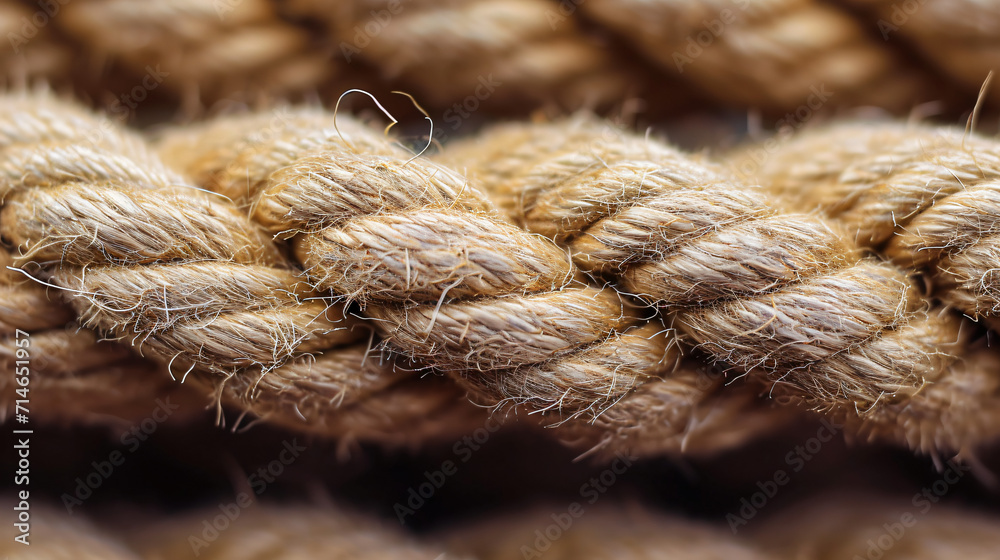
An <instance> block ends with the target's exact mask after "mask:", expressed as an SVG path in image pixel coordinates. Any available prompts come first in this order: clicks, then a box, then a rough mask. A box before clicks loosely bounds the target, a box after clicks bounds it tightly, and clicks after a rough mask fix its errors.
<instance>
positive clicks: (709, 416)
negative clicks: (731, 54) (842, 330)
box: [160, 109, 787, 453]
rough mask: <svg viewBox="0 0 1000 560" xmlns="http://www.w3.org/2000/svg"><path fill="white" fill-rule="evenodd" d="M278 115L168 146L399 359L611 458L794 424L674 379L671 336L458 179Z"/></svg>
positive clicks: (296, 117)
mask: <svg viewBox="0 0 1000 560" xmlns="http://www.w3.org/2000/svg"><path fill="white" fill-rule="evenodd" d="M268 122H269V119H268V118H267V116H266V115H264V114H257V115H247V116H244V117H242V118H239V117H228V118H227V117H224V118H220V119H217V120H215V121H212V122H209V123H206V124H202V125H198V126H197V127H196V130H195V132H194V133H193V134H192V132H191V130H190V127H179V128H177V129H175V130H172V131H169V132H167V133H166V134H165V135H164V137H163V138H162V139H161V142H160V147H161V153H164V154H165V157H167V158H168V159H170V160H173V161H177V162H183V163H184V166H186V168H187V169H189V170H192V173H193V174H194V175H196V176H198V177H201V184H203V185H205V186H206V187H208V188H211V189H213V190H216V191H218V192H225V193H230V194H231V195H233V196H238V200H240V201H242V204H244V205H245V206H247V207H248V208H250V209H251V211H252V213H253V214H252V215H253V217H254V218H255V219H256V220H257V221H258V222H259V223H261V224H262V225H264V226H265V227H267V228H268V229H269V230H271V231H272V232H274V233H275V234H276V235H278V236H280V237H292V238H293V240H292V241H293V242H292V249H293V252H294V253H295V254H296V255H297V257H298V258H299V260H300V261H301V262H302V263H303V266H304V268H305V269H306V272H307V273H308V274H309V275H310V277H312V278H313V279H314V281H315V282H317V283H318V284H319V285H320V286H321V287H325V288H329V289H331V290H332V291H333V292H334V293H336V294H340V295H341V297H346V298H349V299H351V300H354V301H358V302H361V303H363V304H365V306H366V307H365V312H366V314H367V315H369V316H371V317H373V318H375V320H376V323H375V324H376V325H377V326H378V329H379V331H380V332H381V333H382V334H383V335H384V336H385V337H386V340H387V343H388V344H389V345H390V346H391V347H392V348H393V349H395V350H397V351H401V352H403V353H404V354H406V355H408V356H412V357H415V358H418V360H419V361H420V362H421V363H424V364H428V365H432V366H435V367H437V368H438V369H440V370H444V371H447V372H449V373H451V374H452V375H451V377H452V378H454V379H456V380H458V381H459V383H460V384H461V385H462V386H463V387H466V388H467V389H469V390H470V391H471V392H472V393H473V395H474V396H476V398H477V400H480V401H483V402H486V403H491V404H496V403H502V402H513V403H514V404H526V405H528V406H530V407H531V408H534V409H536V410H542V411H545V412H549V413H551V414H549V415H547V416H554V417H555V418H557V421H558V422H564V424H563V425H562V427H561V429H560V430H557V431H556V434H557V435H558V436H559V437H561V438H562V439H564V440H566V441H569V442H572V443H573V444H575V445H579V446H588V447H594V446H596V447H599V448H600V449H602V450H603V451H605V452H609V453H610V452H614V451H618V450H621V449H628V450H629V451H630V452H632V453H662V452H664V451H684V452H714V451H718V450H721V449H723V448H726V447H729V446H732V445H736V444H738V443H739V442H740V441H746V439H749V438H751V437H753V436H755V435H758V434H760V433H763V432H766V431H769V430H771V429H773V428H774V427H775V426H777V425H779V424H780V423H781V422H783V421H785V420H786V419H787V416H786V415H785V414H784V413H783V412H775V411H772V410H770V409H769V408H768V407H764V406H761V405H760V403H759V402H758V401H756V399H754V398H752V396H751V395H750V394H746V393H740V394H737V393H732V394H726V395H719V396H716V395H715V392H716V390H717V388H718V385H719V383H720V382H721V376H718V375H715V376H712V375H709V374H708V373H706V372H704V371H702V370H701V369H699V368H698V366H696V365H694V364H684V365H682V366H680V367H678V368H677V370H676V371H673V372H672V373H671V369H672V367H673V360H674V358H672V356H673V355H674V352H675V351H674V349H673V347H672V344H671V343H670V337H669V333H668V332H666V331H665V329H664V328H663V327H662V326H660V325H659V324H658V323H657V322H655V321H654V322H653V323H649V324H647V325H646V326H642V323H643V322H642V321H638V320H637V318H636V317H634V314H632V313H631V311H629V310H628V303H627V302H623V301H622V300H621V299H620V296H618V295H617V294H616V293H615V292H614V291H613V290H609V289H607V288H603V289H599V288H593V287H588V286H586V285H585V284H582V283H580V281H579V280H577V279H575V278H576V277H577V276H578V273H577V272H575V271H574V267H573V266H572V264H571V263H570V262H569V260H568V259H567V257H566V255H565V253H564V252H563V251H561V250H558V249H556V248H555V245H553V244H551V243H550V242H547V241H544V240H542V239H540V238H539V237H537V236H531V235H526V234H525V233H524V232H523V231H521V230H519V229H517V228H514V227H512V226H510V225H509V224H507V223H505V221H504V220H502V219H501V218H500V217H499V216H497V215H496V214H495V212H494V211H493V210H492V205H491V204H490V203H489V201H488V200H487V199H486V197H485V196H484V195H483V194H481V193H479V192H478V191H476V190H475V188H474V187H473V186H472V185H470V184H468V183H467V181H466V180H465V179H464V178H462V177H461V176H458V175H456V174H454V173H453V172H451V171H449V170H447V169H444V168H441V167H440V166H437V165H435V164H432V163H431V162H428V161H426V160H423V159H413V158H412V157H411V156H410V155H409V154H407V153H405V152H403V151H401V150H399V149H398V148H396V147H395V146H393V145H392V144H391V143H390V142H389V141H388V140H386V139H385V138H384V137H383V136H382V135H381V134H378V133H375V132H374V131H367V132H366V133H362V131H360V130H356V129H355V128H354V127H356V124H355V123H353V122H352V121H350V120H348V119H342V122H341V123H340V124H339V127H340V129H341V131H342V132H344V135H343V136H342V135H340V134H338V132H337V131H336V129H335V128H334V125H333V120H332V117H331V116H330V115H329V114H326V115H325V116H324V114H322V113H319V112H316V111H314V110H309V109H300V110H298V112H294V113H291V114H289V115H288V116H287V118H286V119H285V122H286V123H287V127H283V128H281V129H280V130H273V129H272V130H267V127H266V123H268ZM262 127H263V128H264V129H265V130H263V131H262V130H261V128H262ZM263 132H267V134H263ZM239 136H242V138H240V139H239V140H234V138H236V137H239ZM233 146H237V147H238V148H239V149H233ZM409 160H412V161H409ZM234 185H238V186H234ZM237 193H238V194H237ZM251 201H254V202H251ZM661 331H663V332H661ZM660 376H662V377H663V378H661V377H660ZM637 387H638V389H637ZM612 405H613V406H612ZM584 413H586V414H584ZM581 415H582V419H586V420H587V421H586V422H585V421H582V419H581V421H572V420H574V419H575V418H577V417H580V416H581ZM736 416H740V417H742V418H743V419H744V422H743V423H741V428H740V429H739V430H733V429H732V428H731V426H730V427H727V419H731V418H733V417H736Z"/></svg>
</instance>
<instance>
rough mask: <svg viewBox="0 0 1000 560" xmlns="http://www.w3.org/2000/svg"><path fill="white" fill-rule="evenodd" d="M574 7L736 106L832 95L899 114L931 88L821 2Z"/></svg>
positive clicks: (690, 0)
mask: <svg viewBox="0 0 1000 560" xmlns="http://www.w3.org/2000/svg"><path fill="white" fill-rule="evenodd" d="M580 7H581V10H582V11H583V12H584V13H585V14H587V15H588V16H590V17H592V18H594V19H595V20H597V21H598V22H600V23H602V24H604V25H607V26H608V27H609V28H612V29H615V30H616V31H618V32H620V33H621V34H622V36H623V37H626V38H628V39H629V40H631V41H633V42H635V43H636V44H637V46H638V47H639V48H640V49H641V50H642V51H643V52H645V53H646V54H647V55H648V56H650V57H651V58H653V59H654V60H657V61H659V62H660V63H661V64H662V65H663V66H664V67H667V68H669V69H671V70H676V71H678V72H679V73H681V74H683V75H684V76H686V77H689V78H690V79H691V80H693V81H694V82H695V83H697V84H698V85H700V86H702V87H703V88H705V89H706V90H707V91H709V92H711V93H712V94H714V95H716V96H719V97H720V98H722V100H723V101H726V102H729V103H733V104H735V105H737V106H745V105H749V106H752V107H758V108H761V109H773V110H782V109H785V110H788V109H792V108H795V107H796V106H799V105H801V104H803V103H809V104H810V108H812V109H814V110H815V109H816V108H817V107H820V106H822V105H824V104H826V103H827V102H828V101H830V100H831V98H832V101H833V102H834V103H836V104H843V105H849V106H857V105H866V104H873V105H877V106H880V107H886V108H890V109H891V110H897V111H898V110H905V109H909V108H910V107H912V106H913V104H914V102H915V101H918V99H916V94H917V93H918V92H925V93H926V92H931V91H935V88H934V87H933V85H932V83H930V81H929V80H928V79H927V78H926V76H924V75H922V74H921V73H920V72H919V71H917V69H915V68H913V67H912V66H911V65H909V64H908V63H907V62H906V61H905V60H903V58H902V57H900V56H898V55H897V53H895V52H893V51H892V50H890V49H887V48H885V45H884V44H883V42H882V41H878V40H877V39H876V38H873V37H870V36H869V35H868V33H867V31H866V30H865V28H864V27H863V26H862V25H860V24H859V23H858V22H856V21H855V20H853V19H852V18H851V17H850V16H849V15H848V14H846V13H844V12H842V11H841V10H839V9H837V8H836V7H833V6H829V5H827V4H826V3H825V2H823V1H820V0H768V1H764V2H761V1H751V0H711V1H709V2H705V1H701V0H698V1H695V0H687V1H680V2H678V1H676V0H653V1H650V0H595V1H593V2H591V1H588V2H587V3H586V4H583V5H581V6H580ZM706 37H707V39H706ZM935 93H936V92H935ZM928 99H936V97H935V96H930V97H929V98H928ZM928 99H919V100H920V101H926V100H928ZM813 105H815V106H813Z"/></svg>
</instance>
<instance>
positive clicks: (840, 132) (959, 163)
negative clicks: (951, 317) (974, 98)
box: [732, 123, 1000, 326]
mask: <svg viewBox="0 0 1000 560" xmlns="http://www.w3.org/2000/svg"><path fill="white" fill-rule="evenodd" d="M754 149H756V148H751V150H754ZM732 161H734V162H737V163H736V165H740V164H741V163H740V162H747V161H751V160H748V156H746V155H738V156H736V157H735V158H733V159H732ZM753 167H757V166H756V165H754V166H753ZM755 171H756V175H758V176H759V177H760V178H761V179H762V180H765V181H766V182H767V183H768V184H769V185H771V188H772V189H773V190H775V191H776V192H777V193H778V194H779V195H781V196H783V197H784V198H785V199H787V200H788V201H789V202H790V203H791V204H794V205H796V206H798V207H799V208H803V209H809V210H812V209H818V210H819V211H820V212H822V213H823V214H824V215H826V216H828V217H829V218H831V219H833V220H836V221H838V222H841V223H842V224H844V225H845V226H846V227H847V228H848V230H849V233H850V234H851V235H852V236H854V237H855V238H856V239H857V241H858V243H860V244H861V245H862V246H864V247H867V248H871V249H872V250H875V251H877V252H878V253H879V254H880V255H883V256H884V257H886V258H887V259H889V260H891V261H893V262H895V263H897V264H899V265H900V266H903V267H905V268H908V269H911V270H914V271H919V272H921V273H922V274H924V275H925V276H926V277H927V279H928V281H929V282H930V283H931V285H932V286H933V288H934V291H935V294H936V295H938V296H940V297H941V299H942V300H943V301H944V302H945V303H946V304H948V305H952V306H955V307H957V308H958V309H960V310H962V311H963V312H964V313H966V314H967V315H968V316H970V317H972V318H974V319H977V320H979V319H982V320H984V321H985V322H986V323H987V324H990V325H992V326H997V325H1000V322H998V321H997V316H998V315H1000V275H997V273H996V262H997V259H998V255H1000V236H998V235H997V226H998V218H997V216H1000V206H998V204H1000V142H996V141H995V140H992V139H988V138H985V137H982V136H979V135H975V134H966V133H964V132H963V131H961V130H955V129H950V128H943V127H942V128H938V127H929V126H908V125H902V124H894V123H892V124H880V125H871V124H863V125H862V124H851V123H848V124H840V125H837V126H833V127H829V128H820V129H816V130H811V131H808V132H806V133H803V134H801V135H799V136H796V137H794V138H792V139H791V140H789V141H787V142H784V143H782V144H781V145H780V146H778V147H777V148H775V149H774V150H772V151H771V152H770V153H769V154H768V156H767V158H766V160H765V161H764V162H763V164H762V165H760V166H759V169H756V170H755Z"/></svg>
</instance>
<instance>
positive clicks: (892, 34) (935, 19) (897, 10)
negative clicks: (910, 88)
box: [839, 0, 1000, 102]
mask: <svg viewBox="0 0 1000 560" xmlns="http://www.w3.org/2000/svg"><path fill="white" fill-rule="evenodd" d="M839 1H840V2H841V3H844V4H848V5H854V6H857V7H858V8H862V9H864V10H866V11H867V13H869V14H871V20H872V21H873V22H874V24H875V26H876V27H877V28H878V31H879V33H880V34H881V35H882V37H883V38H884V39H885V40H886V41H890V42H892V44H900V43H902V44H912V45H913V46H915V47H916V48H917V50H919V52H920V54H921V56H923V57H924V58H926V59H927V60H929V61H930V62H931V63H933V64H934V65H935V66H936V67H937V68H938V69H939V70H940V71H941V72H942V73H944V74H947V75H948V76H950V77H952V78H954V79H955V80H957V81H958V82H959V83H960V84H961V85H963V86H964V87H965V88H966V89H967V90H969V91H978V90H979V88H980V86H982V84H983V82H984V81H985V80H986V77H987V76H988V75H989V73H990V72H991V71H992V72H997V71H998V70H1000V37H998V36H997V32H996V30H997V29H998V28H1000V6H998V5H997V4H996V2H990V1H989V0H952V1H950V2H928V1H926V0H924V1H920V0H915V1H913V2H898V1H893V0H839ZM988 98H989V99H991V100H993V101H994V102H995V101H996V100H998V99H1000V89H998V88H997V87H996V85H994V86H993V87H992V88H990V89H989V90H988Z"/></svg>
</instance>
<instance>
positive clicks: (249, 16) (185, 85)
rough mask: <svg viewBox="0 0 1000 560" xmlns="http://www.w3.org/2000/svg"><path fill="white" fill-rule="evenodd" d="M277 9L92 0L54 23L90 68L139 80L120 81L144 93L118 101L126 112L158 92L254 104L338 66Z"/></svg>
mask: <svg viewBox="0 0 1000 560" xmlns="http://www.w3.org/2000/svg"><path fill="white" fill-rule="evenodd" d="M277 12H278V6H277V4H276V3H272V2H269V1H268V0H232V1H230V0H219V1H218V2H200V1H198V0H182V1H174V0H168V1H163V0H154V1H149V2H142V3H141V4H136V3H135V2H131V1H129V0H97V1H88V2H69V3H67V4H66V5H65V6H63V7H62V12H61V13H59V14H58V17H57V18H55V24H56V25H57V26H59V27H60V29H62V30H63V31H64V32H65V33H66V34H67V35H68V36H70V37H71V38H72V39H74V40H76V41H79V42H80V43H82V44H84V45H86V47H87V53H86V54H87V55H89V58H90V60H89V62H90V63H91V64H93V66H94V67H96V68H101V67H102V66H106V65H107V64H108V63H109V62H111V63H116V62H117V63H121V64H124V65H125V66H126V67H127V68H128V69H129V70H130V71H131V73H132V74H133V75H134V76H137V77H138V78H140V80H138V81H135V80H133V83H128V82H127V81H126V80H125V79H121V80H120V81H121V82H122V83H123V84H124V85H125V86H127V87H126V91H124V92H122V93H125V94H126V95H127V94H128V91H130V90H131V89H132V88H133V86H135V87H139V86H140V85H141V86H142V87H144V88H146V90H147V91H146V92H145V93H143V94H142V97H143V99H133V100H131V101H130V102H127V103H126V102H123V103H124V106H125V107H128V108H131V107H134V106H135V105H137V104H138V103H141V102H142V101H144V98H145V96H146V95H148V94H150V93H151V91H152V90H153V89H159V88H161V87H162V88H163V89H164V90H173V91H175V92H178V93H180V94H182V95H184V96H186V97H188V98H193V99H194V100H195V101H196V100H198V99H203V100H205V101H213V100H217V99H220V98H231V99H246V98H247V97H249V98H250V99H249V100H253V94H254V93H259V92H266V93H267V94H270V95H277V96H283V95H289V94H294V93H300V92H303V91H308V90H311V89H314V88H316V87H317V86H318V85H320V84H322V83H323V82H325V81H326V80H328V79H329V78H330V77H331V75H332V74H333V73H334V72H335V71H336V68H337V67H338V65H337V64H335V63H334V62H333V61H332V60H331V59H330V57H329V56H328V54H327V53H326V52H323V51H322V50H317V49H315V45H314V43H313V40H312V38H311V37H310V34H309V33H308V31H307V30H305V29H302V28H301V27H299V26H296V25H293V24H291V23H289V22H286V21H283V20H282V19H281V18H280V17H279V15H278V13H277ZM105 71H106V70H105ZM151 71H152V73H155V75H153V76H152V79H145V78H144V77H145V76H149V75H151ZM143 79H144V80H145V81H143Z"/></svg>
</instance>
